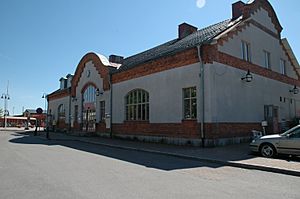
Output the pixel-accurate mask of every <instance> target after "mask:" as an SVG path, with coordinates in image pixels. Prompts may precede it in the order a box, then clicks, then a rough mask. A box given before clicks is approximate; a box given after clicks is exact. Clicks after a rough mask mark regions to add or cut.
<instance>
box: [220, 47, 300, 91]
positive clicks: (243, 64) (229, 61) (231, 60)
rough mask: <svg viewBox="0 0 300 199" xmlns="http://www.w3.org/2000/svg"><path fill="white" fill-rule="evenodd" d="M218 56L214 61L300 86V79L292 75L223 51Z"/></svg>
mask: <svg viewBox="0 0 300 199" xmlns="http://www.w3.org/2000/svg"><path fill="white" fill-rule="evenodd" d="M216 54H217V56H214V58H215V59H214V61H216V62H219V63H222V64H225V65H228V66H232V67H234V68H238V69H241V70H245V71H247V70H250V71H251V73H255V74H257V75H260V76H264V77H267V78H269V79H273V80H277V81H280V82H283V83H286V84H290V85H297V86H299V87H300V81H299V80H297V79H293V78H291V77H288V76H286V75H282V74H280V73H277V72H275V71H271V70H269V69H266V68H263V67H261V66H258V65H255V64H253V63H250V62H247V61H244V60H242V59H239V58H236V57H234V56H231V55H228V54H226V53H223V52H217V53H216Z"/></svg>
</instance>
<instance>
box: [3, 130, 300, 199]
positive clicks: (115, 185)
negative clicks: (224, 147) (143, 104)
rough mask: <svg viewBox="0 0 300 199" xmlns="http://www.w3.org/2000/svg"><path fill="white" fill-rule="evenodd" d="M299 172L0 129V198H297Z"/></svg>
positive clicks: (299, 180)
mask: <svg viewBox="0 0 300 199" xmlns="http://www.w3.org/2000/svg"><path fill="white" fill-rule="evenodd" d="M299 187H300V178H299V177H294V176H289V175H282V174H275V173H270V172H262V171H256V170H245V169H239V168H232V167H226V166H222V165H217V164H208V163H202V162H198V161H191V160H186V159H180V158H175V157H169V156H165V155H157V154H151V153H144V152H137V151H128V150H123V149H116V148H110V147H104V146H100V145H93V144H88V143H82V142H75V141H51V140H50V141H48V140H44V139H41V138H38V137H32V136H28V135H21V134H18V133H14V132H4V131H1V132H0V199H14V198H16V199H19V198H22V199H46V198H49V199H50V198H51V199H53V198H64V199H69V198H70V199H71V198H72V199H76V198H84V199H92V198H101V199H102V198H103V199H106V198H112V199H117V198H122V199H123V198H128V199H133V198H137V199H141V198H162V199H167V198H172V199H176V198H222V199H224V198H225V199H226V198H228V199H229V198H230V199H231V198H251V199H252V198H264V199H268V198H270V199H275V198H280V199H281V198H295V199H296V198H297V199H299V198H300V189H299Z"/></svg>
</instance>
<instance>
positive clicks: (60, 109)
mask: <svg viewBox="0 0 300 199" xmlns="http://www.w3.org/2000/svg"><path fill="white" fill-rule="evenodd" d="M65 117H66V113H65V106H64V105H63V104H60V105H59V106H58V119H65Z"/></svg>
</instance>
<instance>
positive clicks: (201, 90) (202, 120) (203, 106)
mask: <svg viewBox="0 0 300 199" xmlns="http://www.w3.org/2000/svg"><path fill="white" fill-rule="evenodd" d="M197 51H198V59H199V62H200V74H199V77H200V93H201V108H202V116H201V120H200V135H201V141H202V147H205V132H204V121H205V120H204V119H205V109H204V108H205V101H204V98H205V95H204V88H205V87H204V64H203V61H202V57H201V45H198V46H197Z"/></svg>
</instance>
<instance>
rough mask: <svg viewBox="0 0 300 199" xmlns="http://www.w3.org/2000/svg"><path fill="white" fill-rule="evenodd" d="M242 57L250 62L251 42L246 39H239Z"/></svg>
mask: <svg viewBox="0 0 300 199" xmlns="http://www.w3.org/2000/svg"><path fill="white" fill-rule="evenodd" d="M241 50H242V59H243V60H244V61H247V62H251V44H250V43H249V42H247V41H244V40H242V41H241Z"/></svg>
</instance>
